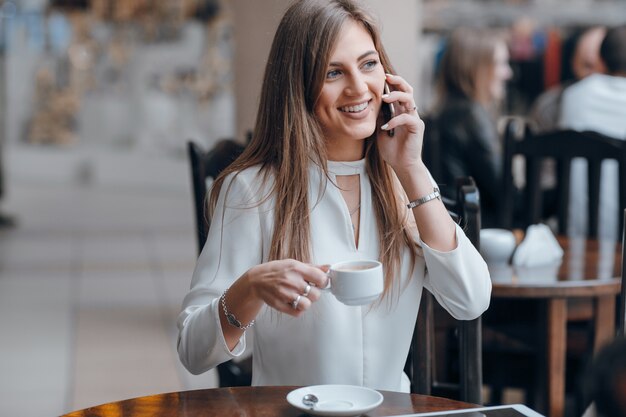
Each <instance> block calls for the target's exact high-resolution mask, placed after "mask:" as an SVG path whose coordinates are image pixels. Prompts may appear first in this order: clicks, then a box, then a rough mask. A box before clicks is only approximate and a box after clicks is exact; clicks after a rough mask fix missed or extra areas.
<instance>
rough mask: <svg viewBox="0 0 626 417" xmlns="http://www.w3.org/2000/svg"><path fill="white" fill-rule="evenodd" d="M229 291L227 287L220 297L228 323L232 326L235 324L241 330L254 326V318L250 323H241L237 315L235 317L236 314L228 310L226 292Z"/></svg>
mask: <svg viewBox="0 0 626 417" xmlns="http://www.w3.org/2000/svg"><path fill="white" fill-rule="evenodd" d="M227 292H228V288H226V289H225V290H224V292H223V293H222V296H221V297H220V303H221V304H222V310H224V315H225V316H226V321H228V324H230V325H231V326H234V327H236V328H238V329H241V330H244V331H246V330H248V329H249V328H250V327H252V326H254V320H252V321H251V322H250V323H248V324H246V325H245V326H244V325H242V324H241V322H240V321H239V320H237V317H235V315H234V314H233V313H231V312H230V311H228V308H226V293H227Z"/></svg>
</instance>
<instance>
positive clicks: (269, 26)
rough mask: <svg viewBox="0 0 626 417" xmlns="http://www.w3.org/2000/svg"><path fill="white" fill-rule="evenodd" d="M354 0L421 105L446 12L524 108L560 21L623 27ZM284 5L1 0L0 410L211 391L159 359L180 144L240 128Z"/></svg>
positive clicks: (549, 8) (460, 0) (555, 61)
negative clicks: (505, 45)
mask: <svg viewBox="0 0 626 417" xmlns="http://www.w3.org/2000/svg"><path fill="white" fill-rule="evenodd" d="M367 2H368V3H371V5H372V7H373V8H374V9H375V10H376V11H378V12H379V14H380V15H381V20H382V23H383V30H384V32H383V36H384V37H383V39H384V40H385V42H386V45H388V46H387V47H388V48H389V52H390V55H391V57H392V59H393V60H394V62H396V63H397V66H398V70H399V72H400V73H401V74H403V75H405V77H406V78H407V79H409V80H410V81H411V82H412V84H413V85H415V87H416V88H415V91H416V100H417V103H418V106H419V107H420V111H422V110H423V111H428V109H429V108H430V107H431V106H432V105H433V102H434V95H435V93H434V87H433V86H434V73H435V68H436V64H437V62H438V61H437V60H438V58H439V57H440V54H441V51H442V47H443V39H444V38H445V37H446V36H447V35H448V34H449V32H450V31H451V30H452V29H453V28H455V27H457V26H461V25H470V26H489V27H496V28H501V29H503V30H506V31H508V32H509V38H508V39H509V47H510V53H511V65H512V67H513V70H514V76H513V78H512V79H511V80H510V81H509V84H508V94H507V99H506V102H505V103H503V113H505V114H509V115H511V114H512V115H524V114H526V112H528V110H529V107H530V104H531V103H532V101H533V100H534V99H535V98H536V97H537V96H538V95H539V94H540V93H541V92H543V91H544V90H546V89H548V88H549V87H551V86H553V85H556V84H558V83H559V82H560V80H561V78H562V77H563V74H562V69H563V67H564V65H565V64H564V63H563V56H564V53H565V52H564V49H563V46H564V41H565V39H567V37H568V36H569V35H570V34H571V33H573V32H574V31H576V30H577V29H578V28H580V27H583V26H590V25H594V24H602V25H614V24H622V23H624V22H625V21H626V2H625V1H621V0H597V1H592V0H573V1H569V0H543V1H540V0H501V1H495V0H402V1H401V2H400V1H396V2H389V1H387V2H385V1H384V0H367ZM288 3H289V1H287V0H261V1H258V2H248V1H244V0H234V1H224V0H223V1H220V0H158V1H150V0H56V1H55V0H50V1H47V0H21V1H19V0H12V1H9V0H6V1H0V74H1V75H2V76H1V77H0V127H1V129H0V181H1V185H2V187H1V189H2V194H1V199H0V213H1V215H2V228H1V229H0V375H1V377H0V415H20V416H26V417H30V416H33V417H35V416H51V415H60V414H63V413H66V412H69V411H71V410H74V409H80V408H85V407H88V406H90V405H95V404H100V403H104V402H109V401H115V400H119V399H123V398H130V397H136V396H141V395H148V394H154V393H158V392H167V391H176V390H181V389H194V388H204V387H212V386H215V384H216V379H215V376H214V375H213V373H211V372H209V373H207V374H205V375H202V376H198V377H194V376H191V375H189V374H188V373H187V372H186V371H185V370H183V369H182V367H181V366H180V365H179V362H178V359H177V356H176V317H177V314H178V309H179V307H180V303H181V301H182V297H183V295H184V294H185V291H186V290H187V288H188V286H189V282H190V277H191V273H192V271H193V267H194V263H195V256H196V250H197V249H196V246H195V244H196V243H195V231H194V228H195V224H194V221H193V209H192V200H191V190H190V180H189V167H188V165H187V160H186V154H185V146H186V141H187V140H189V139H193V140H194V141H196V142H198V143H200V144H202V145H203V146H205V147H206V148H209V147H211V146H212V144H214V143H215V142H216V141H217V140H219V139H221V138H227V137H233V138H236V139H237V140H240V141H243V138H244V132H246V131H247V130H249V129H250V128H251V127H252V126H253V122H254V114H255V106H256V103H257V94H258V91H259V90H260V83H259V80H260V77H261V73H262V70H263V67H264V60H265V58H266V56H267V53H268V45H269V42H270V41H271V36H272V34H273V30H274V28H275V25H276V23H277V19H278V18H279V16H280V15H281V12H282V11H283V10H284V9H285V7H286V5H287V4H288ZM407 11H408V12H407ZM397 22H401V23H402V24H395V23H397ZM407 33H408V34H409V35H410V36H409V38H408V39H407ZM517 399H518V398H516V397H514V396H513V397H512V400H517Z"/></svg>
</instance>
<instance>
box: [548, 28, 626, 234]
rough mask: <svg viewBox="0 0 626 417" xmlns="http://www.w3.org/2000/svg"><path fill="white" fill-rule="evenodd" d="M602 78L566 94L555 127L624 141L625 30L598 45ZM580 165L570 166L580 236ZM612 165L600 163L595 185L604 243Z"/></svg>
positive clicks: (611, 223) (614, 210)
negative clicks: (600, 171)
mask: <svg viewBox="0 0 626 417" xmlns="http://www.w3.org/2000/svg"><path fill="white" fill-rule="evenodd" d="M600 57H601V58H602V61H603V63H604V65H605V66H606V69H607V73H606V74H592V75H590V76H588V77H586V78H585V79H584V80H581V81H579V82H577V83H575V84H573V85H571V86H569V87H567V88H566V89H565V91H564V92H563V99H562V103H561V117H560V120H559V126H560V127H561V128H564V129H574V130H580V131H584V130H591V131H595V132H598V133H602V134H604V135H606V136H610V137H614V138H618V139H624V140H626V25H623V26H619V27H614V28H610V29H608V30H607V32H606V36H605V37H604V40H603V41H602V44H601V46H600ZM585 165H586V164H585V163H584V161H574V164H572V173H571V181H570V182H571V186H570V207H569V215H570V219H571V220H570V224H569V227H570V229H569V230H568V233H570V234H574V235H582V234H585V233H586V230H587V215H586V210H587V201H586V200H587V192H585V191H584V190H581V187H586V185H587V177H586V173H585V171H586V170H585V168H584V166H585ZM617 170H618V166H617V161H615V160H606V161H604V162H603V163H602V174H601V175H602V177H601V183H600V214H599V215H600V223H599V224H600V229H599V230H598V233H599V235H600V236H601V237H605V238H607V239H617V237H618V236H617V234H618V232H619V230H618V226H617V225H618V224H619V223H618V219H619V210H620V207H618V201H617V200H618V195H619V193H618V180H617V178H618V176H617Z"/></svg>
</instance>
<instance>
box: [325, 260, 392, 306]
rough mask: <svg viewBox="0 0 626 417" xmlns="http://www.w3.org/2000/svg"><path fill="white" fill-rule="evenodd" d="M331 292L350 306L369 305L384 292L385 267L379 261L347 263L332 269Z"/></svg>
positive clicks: (329, 272)
mask: <svg viewBox="0 0 626 417" xmlns="http://www.w3.org/2000/svg"><path fill="white" fill-rule="evenodd" d="M328 277H329V283H328V287H326V288H325V290H330V291H331V292H332V293H333V295H334V296H335V298H337V300H339V301H341V302H342V303H344V304H346V305H349V306H358V305H364V304H369V303H371V302H373V301H375V300H376V299H378V297H380V295H381V294H382V292H383V289H384V279H383V265H382V264H381V263H380V262H378V261H363V260H361V261H346V262H339V263H337V264H334V265H332V266H331V267H330V270H329V271H328Z"/></svg>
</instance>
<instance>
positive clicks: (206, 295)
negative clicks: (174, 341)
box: [177, 172, 263, 374]
mask: <svg viewBox="0 0 626 417" xmlns="http://www.w3.org/2000/svg"><path fill="white" fill-rule="evenodd" d="M254 191H255V190H252V189H251V185H250V183H248V182H247V181H246V178H245V172H244V173H242V174H240V175H237V176H233V175H231V176H229V177H227V178H226V180H225V181H224V183H223V185H222V189H221V191H220V195H219V199H218V201H217V205H216V209H215V211H214V214H213V217H212V219H211V228H210V230H209V233H208V237H207V241H206V243H205V245H204V248H203V249H202V253H201V254H200V257H199V258H198V262H197V264H196V268H195V270H194V273H193V278H192V282H191V289H190V291H189V292H188V293H187V295H186V296H185V299H184V301H183V306H182V312H181V313H180V315H179V316H178V322H177V324H178V329H179V335H178V355H179V357H180V360H181V362H182V363H183V365H184V366H185V367H186V368H187V369H188V370H189V372H191V373H193V374H199V373H202V372H205V371H207V370H209V369H211V368H213V367H215V366H216V365H218V364H220V363H222V362H225V361H227V360H229V359H232V358H233V357H237V356H239V355H241V354H242V353H243V351H244V350H245V334H244V335H243V336H242V338H241V339H240V340H239V343H238V344H237V346H235V348H234V349H233V350H232V351H230V350H229V349H228V347H227V345H226V342H225V340H224V335H223V333H222V328H221V326H220V320H219V315H218V312H219V309H220V308H221V305H220V296H221V295H222V292H223V291H224V290H225V289H226V288H228V287H230V285H231V284H232V283H233V282H234V281H235V280H237V279H238V278H239V277H240V276H241V275H242V274H243V273H244V272H246V271H247V270H248V269H250V268H251V267H252V266H254V265H257V264H260V263H261V262H262V252H263V251H262V237H261V226H260V218H259V208H258V201H255V197H254V196H255V192H254Z"/></svg>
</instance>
